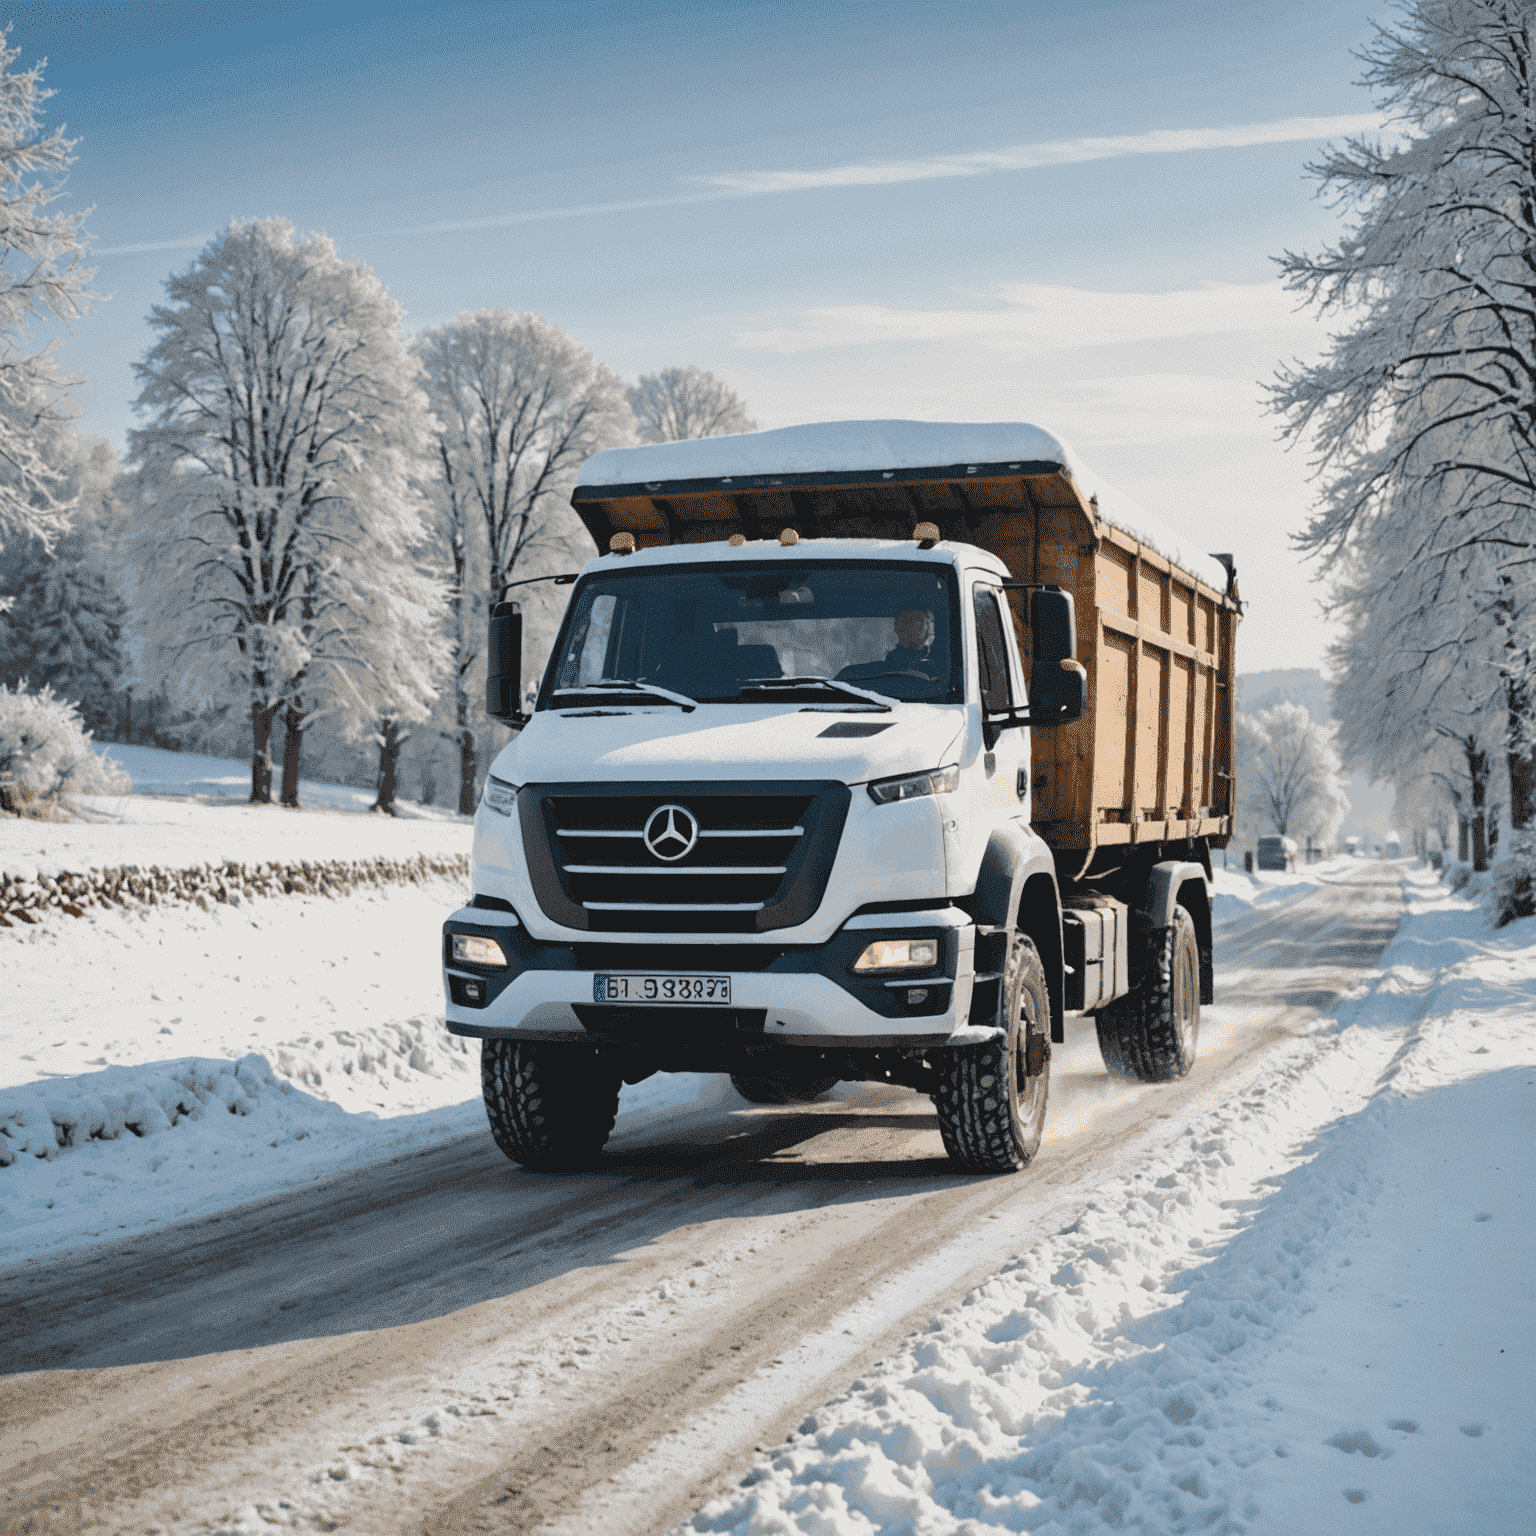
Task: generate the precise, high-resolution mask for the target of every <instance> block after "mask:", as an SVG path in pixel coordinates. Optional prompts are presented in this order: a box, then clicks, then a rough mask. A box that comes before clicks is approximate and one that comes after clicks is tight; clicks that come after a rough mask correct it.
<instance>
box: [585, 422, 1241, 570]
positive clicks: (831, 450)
mask: <svg viewBox="0 0 1536 1536" xmlns="http://www.w3.org/2000/svg"><path fill="white" fill-rule="evenodd" d="M1027 463H1032V464H1056V465H1060V466H1061V467H1062V468H1063V469H1066V470H1069V471H1070V472H1071V475H1072V479H1073V481H1074V482H1075V483H1076V485H1077V486H1078V488H1079V489H1080V490H1081V491H1082V494H1083V496H1084V498H1085V499H1087V498H1090V497H1093V496H1097V497H1098V511H1099V516H1100V517H1101V518H1102V519H1103V520H1104V521H1105V522H1107V523H1110V524H1111V525H1113V526H1114V527H1116V528H1119V529H1120V530H1121V531H1122V532H1124V533H1128V534H1130V535H1131V537H1132V538H1134V539H1139V540H1140V541H1141V543H1143V544H1145V545H1147V547H1148V548H1150V549H1155V550H1156V551H1157V552H1158V554H1160V555H1162V556H1163V557H1164V558H1165V559H1167V560H1171V561H1172V562H1173V563H1174V564H1175V565H1177V566H1179V567H1181V568H1182V569H1184V570H1186V571H1188V572H1189V573H1190V575H1192V576H1196V577H1198V578H1199V579H1200V580H1201V581H1203V582H1204V583H1205V584H1206V585H1207V586H1209V587H1214V588H1215V589H1216V590H1217V591H1218V592H1225V591H1226V590H1227V571H1226V567H1225V566H1224V565H1222V564H1221V562H1220V561H1219V560H1213V559H1212V558H1211V557H1210V556H1209V555H1208V554H1206V553H1205V552H1204V551H1203V550H1201V549H1199V548H1198V547H1196V546H1195V545H1193V544H1191V543H1190V542H1189V541H1188V540H1187V539H1185V538H1184V537H1183V536H1182V535H1180V534H1178V533H1176V532H1175V531H1174V530H1173V529H1172V528H1170V527H1169V526H1168V525H1167V524H1166V523H1164V522H1163V521H1162V520H1161V519H1160V518H1157V517H1154V516H1153V515H1152V513H1150V512H1148V511H1147V510H1146V508H1145V507H1142V506H1139V505H1137V503H1136V502H1134V501H1132V500H1131V498H1130V497H1129V496H1127V495H1125V493H1124V492H1122V491H1119V490H1116V489H1115V487H1114V486H1112V485H1110V484H1109V482H1108V481H1106V480H1103V479H1101V478H1100V477H1099V476H1098V475H1096V474H1094V473H1093V471H1092V470H1090V469H1089V468H1088V467H1087V466H1086V465H1085V464H1084V463H1083V462H1082V460H1081V459H1079V458H1078V457H1077V455H1076V454H1075V453H1074V452H1073V451H1072V449H1071V448H1070V447H1068V445H1067V444H1066V443H1065V442H1064V441H1063V440H1062V439H1061V438H1060V437H1058V436H1057V435H1056V434H1055V433H1054V432H1049V431H1047V430H1046V429H1045V428H1044V427H1035V426H1031V425H1030V424H1029V423H1028V422H1023V421H971V422H951V421H816V422H809V423H807V424H806V425H804V426H799V427H776V428H775V429H774V430H773V431H771V432H741V433H737V434H735V435H733V436H729V437H701V438H694V439H691V440H690V441H688V442H682V443H646V444H643V445H641V446H640V447H638V448H609V449H607V450H605V451H604V452H602V453H595V454H593V456H592V457H591V458H590V459H588V460H587V462H586V463H585V464H583V465H582V467H581V473H580V474H579V475H578V476H577V477H576V483H577V484H578V485H584V486H594V487H597V486H608V485H643V484H646V483H648V482H649V483H653V484H654V483H658V482H661V481H667V480H721V479H725V478H727V477H731V478H735V477H751V476H756V475H816V474H835V473H850V472H856V471H861V470H870V471H875V470H882V469H933V468H939V467H941V466H945V465H950V464H1006V465H1013V464H1019V465H1023V464H1027Z"/></svg>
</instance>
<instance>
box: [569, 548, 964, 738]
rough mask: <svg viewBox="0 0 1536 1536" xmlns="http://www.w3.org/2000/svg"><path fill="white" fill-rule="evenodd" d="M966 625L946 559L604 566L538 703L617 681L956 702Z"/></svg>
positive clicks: (580, 598) (854, 703) (680, 688)
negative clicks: (959, 639)
mask: <svg viewBox="0 0 1536 1536" xmlns="http://www.w3.org/2000/svg"><path fill="white" fill-rule="evenodd" d="M955 631H956V625H955V598H954V581H953V576H952V573H951V572H950V570H949V568H948V567H947V566H941V565H936V564H921V565H919V564H915V563H912V562H894V561H893V562H888V563H876V562H873V561H859V562H857V563H855V562H853V561H822V562H818V563H811V562H806V563H804V564H801V565H790V564H788V563H787V562H781V561H774V562H772V563H771V564H765V565H747V564H743V563H739V562H733V563H731V564H728V565H679V566H678V567H676V568H675V569H672V570H666V569H657V568H656V567H651V568H649V569H644V570H639V571H636V572H635V573H634V574H633V575H631V574H629V573H626V572H618V571H615V572H613V573H611V574H610V573H608V572H604V573H603V574H602V575H600V576H595V577H591V578H589V579H588V580H587V581H585V582H583V583H582V585H581V587H580V588H579V589H578V591H577V593H576V596H575V599H574V601H573V602H572V604H571V610H570V613H569V614H568V615H567V618H566V623H565V626H564V629H563V632H562V636H561V644H560V649H559V651H558V653H557V655H556V657H555V664H554V665H553V666H552V667H551V669H550V682H549V685H548V687H547V689H546V692H545V696H544V698H543V699H542V700H541V701H540V707H541V708H545V709H547V708H551V707H562V705H564V706H565V707H568V705H569V703H571V702H575V701H574V700H568V701H560V700H553V699H552V698H551V694H552V693H553V692H555V691H557V690H559V689H563V688H593V687H596V685H597V684H599V683H600V682H603V681H619V680H622V681H627V682H631V683H648V684H651V685H653V686H656V687H660V688H667V689H671V690H673V691H674V692H676V693H679V694H684V695H686V696H687V697H688V698H690V699H696V700H698V701H699V702H700V703H716V704H718V703H728V702H735V701H737V700H748V701H751V700H757V699H776V698H788V697H790V696H793V697H794V698H795V699H796V701H797V702H799V701H801V695H802V691H803V693H804V696H805V697H806V698H814V699H815V701H816V702H825V703H828V704H834V703H836V702H838V701H839V699H841V700H843V701H844V702H845V703H846V705H847V707H849V708H855V709H856V708H859V707H860V704H859V700H858V697H857V696H856V695H855V694H854V693H853V690H852V689H847V690H838V689H833V688H828V687H819V686H818V684H817V683H816V681H815V680H816V679H828V680H830V681H832V682H841V683H851V684H853V685H855V687H856V688H859V689H862V690H865V691H866V692H867V693H874V694H883V695H885V696H886V697H887V698H892V699H903V700H906V699H911V700H921V701H923V702H927V703H934V704H948V703H954V702H955V701H957V700H958V699H959V698H960V697H961V692H960V667H959V656H958V647H957V646H956V645H955V644H953V636H954V634H955ZM784 679H797V680H800V684H801V686H799V687H790V686H789V685H788V684H787V683H785V682H784V681H783V680H784ZM765 684H767V685H769V686H767V687H765V686H764V685H765ZM775 684H776V685H777V686H773V685H775ZM635 702H636V703H637V704H639V703H640V702H641V701H640V700H639V699H636V701H635Z"/></svg>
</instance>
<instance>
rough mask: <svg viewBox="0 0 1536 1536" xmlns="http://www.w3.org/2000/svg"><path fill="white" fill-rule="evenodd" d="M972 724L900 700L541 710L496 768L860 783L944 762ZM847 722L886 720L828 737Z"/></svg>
mask: <svg viewBox="0 0 1536 1536" xmlns="http://www.w3.org/2000/svg"><path fill="white" fill-rule="evenodd" d="M964 721H965V710H964V708H963V706H959V705H953V706H952V705H938V704H898V705H897V706H896V707H895V708H894V709H892V710H891V712H890V713H889V714H885V715H882V714H874V713H869V714H865V713H846V712H842V711H833V710H830V709H821V708H815V709H807V708H806V707H805V706H803V705H795V706H785V705H763V704H746V705H743V704H701V705H700V706H699V707H698V709H696V710H695V711H694V712H693V713H692V714H687V715H685V714H682V713H680V712H678V711H676V710H668V709H647V708H636V709H635V710H633V711H632V712H631V711H623V712H619V711H617V710H611V709H608V708H604V709H602V710H601V711H600V712H599V711H596V710H594V711H591V712H587V711H572V710H558V711H557V710H540V711H539V713H538V714H536V715H535V716H534V718H533V721H532V723H531V724H530V725H528V726H527V727H525V728H524V730H523V731H522V733H521V734H520V735H519V736H517V737H516V738H515V739H514V740H513V741H512V742H510V743H509V744H508V746H507V747H506V748H505V749H504V750H503V752H502V753H501V755H500V756H499V757H498V758H497V759H496V762H495V764H494V765H493V766H492V769H491V771H492V773H494V774H495V775H496V777H497V778H498V779H506V780H508V781H509V782H511V783H513V784H562V783H568V782H572V781H575V782H592V781H594V780H595V781H604V780H620V781H622V780H626V779H640V780H644V781H648V782H649V781H662V782H665V781H668V780H672V779H785V778H792V779H802V778H803V779H835V780H837V781H838V782H840V783H843V784H859V783H863V782H864V781H865V780H867V779H878V778H884V777H886V776H888V775H891V774H898V773H916V772H919V771H920V770H922V769H924V768H941V767H943V766H944V764H945V763H946V762H947V761H949V759H948V758H947V757H946V755H945V754H947V753H949V752H950V751H952V749H953V748H954V745H955V739H956V737H957V736H958V735H959V734H960V731H961V729H962V727H963V725H964ZM838 724H856V725H858V726H860V727H863V726H876V725H878V726H883V727H885V729H883V730H881V731H879V732H878V733H877V734H875V735H871V736H861V737H859V736H856V737H849V736H824V735H823V734H822V732H824V731H826V730H827V729H828V728H829V727H831V726H835V725H838Z"/></svg>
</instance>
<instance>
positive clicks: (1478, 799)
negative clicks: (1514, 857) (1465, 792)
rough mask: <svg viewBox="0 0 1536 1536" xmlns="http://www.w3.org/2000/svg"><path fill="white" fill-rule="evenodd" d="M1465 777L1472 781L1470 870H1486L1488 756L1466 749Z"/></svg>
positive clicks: (1481, 752) (1472, 749)
mask: <svg viewBox="0 0 1536 1536" xmlns="http://www.w3.org/2000/svg"><path fill="white" fill-rule="evenodd" d="M1467 775H1468V777H1469V778H1470V779H1471V780H1472V868H1473V869H1475V870H1477V871H1478V872H1479V873H1481V872H1482V871H1483V870H1485V869H1487V868H1488V754H1487V753H1486V752H1483V751H1480V750H1479V749H1477V748H1476V747H1473V746H1471V745H1468V747H1467Z"/></svg>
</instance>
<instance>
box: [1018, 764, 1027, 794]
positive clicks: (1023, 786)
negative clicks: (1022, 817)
mask: <svg viewBox="0 0 1536 1536" xmlns="http://www.w3.org/2000/svg"><path fill="white" fill-rule="evenodd" d="M1028 794H1029V769H1028V768H1020V769H1019V799H1020V800H1023V799H1025V798H1026V797H1027V796H1028Z"/></svg>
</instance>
